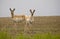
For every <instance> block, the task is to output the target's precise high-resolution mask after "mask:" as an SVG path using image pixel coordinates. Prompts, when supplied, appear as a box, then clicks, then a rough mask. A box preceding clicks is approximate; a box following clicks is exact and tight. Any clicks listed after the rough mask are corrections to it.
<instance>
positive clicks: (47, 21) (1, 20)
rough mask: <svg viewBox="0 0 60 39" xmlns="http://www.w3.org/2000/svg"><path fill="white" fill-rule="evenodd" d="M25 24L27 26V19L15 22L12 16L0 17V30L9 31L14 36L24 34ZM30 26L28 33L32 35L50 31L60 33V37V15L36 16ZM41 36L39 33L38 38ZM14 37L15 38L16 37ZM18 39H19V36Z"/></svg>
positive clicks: (55, 33) (59, 38)
mask: <svg viewBox="0 0 60 39" xmlns="http://www.w3.org/2000/svg"><path fill="white" fill-rule="evenodd" d="M15 24H16V25H15ZM24 26H26V25H25V21H23V22H13V21H12V19H11V18H10V17H0V32H7V33H8V34H10V35H11V36H12V37H14V36H16V37H17V36H18V35H19V34H23V33H24ZM29 27H31V29H30V30H29V32H31V33H28V34H32V35H35V34H39V35H40V36H42V35H41V34H46V33H48V34H49V33H50V34H52V35H59V36H57V39H60V16H35V17H34V22H33V23H32V24H31V25H30V26H29ZM40 36H39V37H40ZM44 36H45V35H44ZM47 36H49V35H47ZM39 37H38V35H36V39H39ZM49 37H50V36H49ZM21 38H22V37H21ZM42 38H43V36H42ZM42 38H40V39H42ZM13 39H15V37H14V38H13ZM18 39H19V36H18ZM22 39H23V38H22ZM26 39H28V38H26ZM29 39H31V38H29ZM33 39H35V38H33ZM43 39H45V38H43ZM49 39H50V38H49ZM52 39H53V38H52Z"/></svg>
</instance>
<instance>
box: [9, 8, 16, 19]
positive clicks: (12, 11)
mask: <svg viewBox="0 0 60 39" xmlns="http://www.w3.org/2000/svg"><path fill="white" fill-rule="evenodd" d="M10 11H11V15H12V18H13V17H14V11H15V8H14V9H11V8H10Z"/></svg>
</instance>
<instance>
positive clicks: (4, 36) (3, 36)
mask: <svg viewBox="0 0 60 39" xmlns="http://www.w3.org/2000/svg"><path fill="white" fill-rule="evenodd" d="M11 38H12V37H11V35H9V34H8V33H7V32H0V39H11Z"/></svg>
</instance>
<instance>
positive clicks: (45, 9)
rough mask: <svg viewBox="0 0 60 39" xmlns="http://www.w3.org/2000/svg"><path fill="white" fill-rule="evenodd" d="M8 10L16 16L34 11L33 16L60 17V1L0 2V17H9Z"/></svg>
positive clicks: (24, 0)
mask: <svg viewBox="0 0 60 39" xmlns="http://www.w3.org/2000/svg"><path fill="white" fill-rule="evenodd" d="M9 8H12V9H13V8H15V9H16V10H15V13H14V14H18V15H19V14H26V15H29V14H30V12H29V9H32V10H33V9H35V10H36V11H35V14H34V15H35V16H60V0H0V17H10V11H9Z"/></svg>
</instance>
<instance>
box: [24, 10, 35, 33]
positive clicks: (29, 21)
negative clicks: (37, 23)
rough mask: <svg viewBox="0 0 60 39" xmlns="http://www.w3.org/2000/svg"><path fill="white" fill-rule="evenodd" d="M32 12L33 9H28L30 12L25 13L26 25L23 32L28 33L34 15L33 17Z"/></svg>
mask: <svg viewBox="0 0 60 39" xmlns="http://www.w3.org/2000/svg"><path fill="white" fill-rule="evenodd" d="M34 12H35V10H33V11H32V10H31V9H30V13H31V14H30V15H29V16H26V15H25V21H26V26H25V27H24V32H29V33H30V29H31V24H32V22H33V21H34V17H33V15H34Z"/></svg>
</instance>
